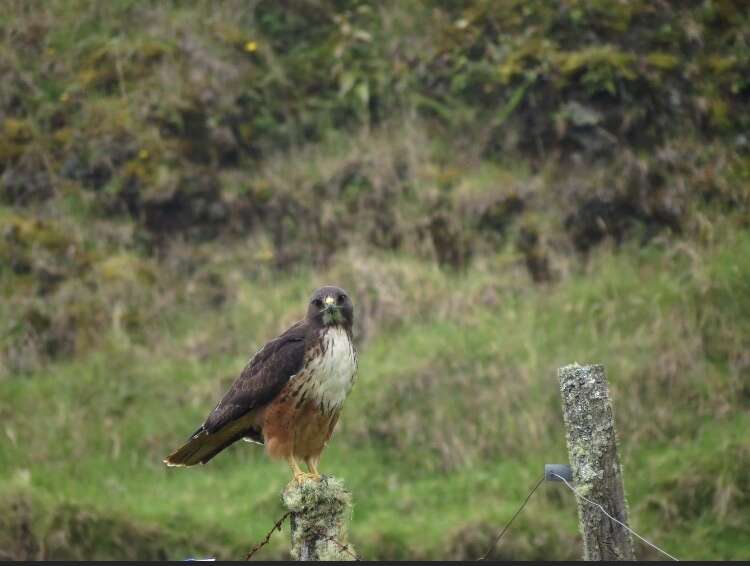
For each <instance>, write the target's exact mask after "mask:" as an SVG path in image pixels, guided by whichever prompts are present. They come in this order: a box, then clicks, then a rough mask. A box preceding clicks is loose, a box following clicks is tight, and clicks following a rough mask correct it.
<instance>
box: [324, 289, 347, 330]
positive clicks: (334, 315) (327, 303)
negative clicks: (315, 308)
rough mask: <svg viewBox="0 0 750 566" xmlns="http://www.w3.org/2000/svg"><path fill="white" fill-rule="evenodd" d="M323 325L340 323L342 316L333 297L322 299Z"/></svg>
mask: <svg viewBox="0 0 750 566" xmlns="http://www.w3.org/2000/svg"><path fill="white" fill-rule="evenodd" d="M322 312H323V323H324V324H333V323H336V322H341V320H342V318H343V317H342V314H341V309H340V308H339V306H338V305H337V304H336V299H335V297H332V296H330V295H329V296H327V297H326V298H325V299H323V310H322Z"/></svg>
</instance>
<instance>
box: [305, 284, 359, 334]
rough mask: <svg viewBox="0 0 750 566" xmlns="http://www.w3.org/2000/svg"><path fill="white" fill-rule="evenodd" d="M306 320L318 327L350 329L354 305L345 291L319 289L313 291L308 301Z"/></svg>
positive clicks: (330, 287)
mask: <svg viewBox="0 0 750 566" xmlns="http://www.w3.org/2000/svg"><path fill="white" fill-rule="evenodd" d="M307 319H308V320H309V321H310V322H313V323H316V324H317V325H319V326H334V325H339V326H343V327H345V328H351V327H352V321H353V320H354V305H352V300H351V299H350V298H349V295H348V294H347V293H346V291H344V290H343V289H341V288H340V287H332V286H326V287H321V288H319V289H316V290H315V292H314V293H313V295H312V298H311V299H310V306H309V307H308V309H307Z"/></svg>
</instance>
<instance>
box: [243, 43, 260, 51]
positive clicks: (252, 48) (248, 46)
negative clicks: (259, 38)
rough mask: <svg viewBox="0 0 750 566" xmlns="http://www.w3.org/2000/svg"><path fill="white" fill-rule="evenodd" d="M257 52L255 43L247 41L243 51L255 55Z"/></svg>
mask: <svg viewBox="0 0 750 566" xmlns="http://www.w3.org/2000/svg"><path fill="white" fill-rule="evenodd" d="M257 50H258V44H257V43H256V42H255V41H248V42H247V43H246V44H245V51H247V52H248V53H255V52H256V51H257Z"/></svg>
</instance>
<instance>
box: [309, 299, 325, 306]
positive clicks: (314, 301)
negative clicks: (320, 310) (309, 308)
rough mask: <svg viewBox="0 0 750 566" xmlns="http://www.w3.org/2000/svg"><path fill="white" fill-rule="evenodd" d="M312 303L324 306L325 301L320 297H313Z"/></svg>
mask: <svg viewBox="0 0 750 566" xmlns="http://www.w3.org/2000/svg"><path fill="white" fill-rule="evenodd" d="M312 304H314V305H315V306H316V307H322V306H323V301H321V300H320V299H313V302H312Z"/></svg>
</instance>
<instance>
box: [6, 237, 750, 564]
mask: <svg viewBox="0 0 750 566" xmlns="http://www.w3.org/2000/svg"><path fill="white" fill-rule="evenodd" d="M749 257H750V236H748V235H747V234H746V233H745V234H738V235H736V237H735V238H734V239H733V241H732V245H731V247H730V246H728V245H727V247H726V248H725V249H724V250H723V251H722V250H713V251H711V252H709V251H708V250H705V251H703V252H702V253H701V256H700V262H699V263H697V264H695V265H693V266H692V268H690V269H688V268H687V265H685V264H680V263H677V264H675V263H673V262H674V261H675V260H674V258H673V257H672V254H671V252H670V251H669V250H658V249H647V250H645V251H642V252H639V251H637V250H631V249H628V250H625V251H624V252H622V253H619V254H615V255H606V254H602V255H601V257H598V258H595V260H594V262H593V263H592V264H591V265H590V266H589V268H588V270H587V271H588V273H582V274H579V275H577V276H574V277H572V278H571V279H570V280H569V281H567V282H565V283H563V284H561V285H560V286H559V287H556V288H554V289H545V288H520V289H514V288H508V287H506V288H503V287H502V286H501V287H500V288H499V289H500V290H499V291H497V293H498V296H497V298H496V301H495V302H494V304H492V305H485V304H482V302H481V301H479V300H476V298H477V297H479V296H481V294H482V291H483V290H485V291H486V288H487V287H485V286H486V285H493V282H494V283H497V282H500V283H502V281H503V279H502V274H499V273H497V274H492V273H491V272H480V271H477V272H475V273H472V272H469V273H466V274H464V275H455V274H454V275H444V274H441V273H440V272H439V271H438V272H436V271H434V270H432V269H431V268H429V267H427V266H425V267H423V268H421V270H422V273H421V275H419V277H421V280H422V282H423V287H422V294H423V295H425V296H428V297H431V296H432V293H434V292H435V291H434V289H441V291H440V292H441V293H442V292H444V293H445V300H446V301H457V300H458V299H459V298H461V297H464V298H466V297H467V296H471V297H475V300H474V301H469V302H468V303H466V305H462V306H460V308H457V309H455V310H451V309H447V310H440V309H433V310H432V311H429V310H421V309H420V307H419V305H417V304H415V303H416V301H418V299H414V302H412V304H409V305H407V306H405V307H404V308H405V309H406V308H409V309H415V310H414V311H412V312H414V314H413V316H411V317H410V318H409V319H406V320H402V321H400V322H392V323H390V324H391V326H390V327H389V328H390V330H388V331H387V332H386V331H383V332H376V333H375V334H374V335H373V336H372V337H371V338H370V339H369V340H368V341H367V342H366V343H365V344H364V346H363V347H362V349H361V364H360V373H359V378H358V382H357V384H356V387H355V389H354V391H353V393H352V397H351V398H350V400H349V401H348V402H347V406H346V408H345V411H344V415H343V417H342V420H341V425H340V429H339V431H338V433H337V435H336V437H335V439H334V441H333V442H332V444H331V446H330V448H329V449H328V451H327V452H326V454H325V456H324V459H323V469H324V471H325V472H327V473H331V474H334V475H336V476H339V477H341V478H343V479H344V480H345V482H346V484H347V486H348V487H349V488H350V489H351V490H352V491H353V493H354V500H355V508H354V514H353V517H352V523H351V535H352V537H351V538H352V540H353V542H354V544H355V545H356V548H357V550H358V552H360V554H362V555H363V556H365V557H367V558H446V557H467V558H471V557H476V556H478V555H479V554H481V550H482V549H483V547H484V546H485V545H486V544H488V543H489V541H490V538H491V535H492V533H493V532H494V531H495V530H496V529H498V528H499V527H500V526H501V525H502V524H503V523H504V522H505V521H506V520H507V519H508V518H509V517H510V515H511V514H512V513H513V511H514V510H515V508H516V506H517V504H518V503H519V502H520V501H521V500H522V499H523V497H524V496H525V493H526V491H527V490H528V489H529V488H530V486H531V485H533V483H534V481H535V478H537V477H538V476H539V474H540V473H541V469H542V466H543V464H544V463H546V462H563V461H565V460H566V452H565V446H564V436H563V430H562V423H561V415H560V410H559V405H558V393H557V384H556V379H555V374H554V370H555V368H556V367H558V366H560V365H563V364H565V363H569V362H572V361H579V362H600V363H604V364H605V365H606V367H607V370H608V374H609V378H610V381H611V385H612V392H613V398H614V403H615V414H616V418H617V421H618V425H619V436H620V445H621V452H622V458H623V465H624V469H625V478H626V488H627V491H628V496H629V499H630V508H631V521H632V524H633V525H634V526H635V527H636V528H637V529H639V530H642V531H643V534H644V535H646V536H647V538H650V539H653V540H654V541H656V542H657V543H658V544H661V545H663V546H664V547H665V548H667V549H668V550H669V551H670V552H673V553H674V554H676V555H677V556H679V557H680V558H693V559H709V558H710V559H731V558H734V559H739V558H743V557H747V556H748V553H749V551H750V548H749V547H748V542H747V541H748V540H750V537H748V534H750V533H749V532H748V527H747V525H748V524H750V521H748V519H749V518H750V517H748V515H747V509H748V508H749V507H748V505H747V503H748V500H747V493H748V491H749V489H748V488H749V487H750V486H748V484H747V477H748V476H747V474H746V470H747V467H748V465H750V451H748V449H747V443H746V440H745V436H746V431H747V429H748V425H750V421H748V417H747V412H746V408H747V402H748V391H747V385H746V370H745V369H743V368H744V366H742V365H741V356H742V352H743V351H744V350H743V349H742V348H743V346H744V345H743V344H742V343H741V341H740V340H739V339H735V340H734V342H732V337H737V336H742V335H743V334H742V333H743V332H744V331H745V330H746V329H747V324H748V322H747V321H748V319H750V316H748V315H749V314H750V299H748V297H749V296H750V294H748V293H747V292H746V291H747V281H748V280H750V262H748V260H747V258H749ZM394 261H396V260H395V259H392V260H388V259H384V260H382V265H383V266H387V265H389V263H390V264H391V265H392V262H394ZM665 266H673V267H670V268H666V269H665ZM333 269H334V270H335V269H336V268H333ZM384 269H385V268H384ZM410 269H411V270H412V271H419V270H420V267H419V265H418V264H412V265H411V268H410ZM477 269H478V268H477ZM320 277H325V275H323V274H320V273H312V272H300V273H299V274H298V275H296V276H290V277H289V278H287V279H286V280H283V281H282V282H281V283H280V284H276V285H274V286H271V285H265V284H262V283H258V282H256V283H250V282H244V283H241V284H240V286H239V288H238V292H237V294H236V298H235V300H234V302H233V303H231V304H229V305H226V306H225V307H223V308H222V309H221V310H220V311H218V312H217V311H210V310H201V309H198V308H196V309H193V310H192V311H180V312H178V313H175V314H170V313H167V314H166V315H165V317H164V318H163V319H162V322H161V324H162V325H163V328H164V330H165V333H164V336H163V337H162V338H161V339H160V340H159V341H157V342H156V343H150V344H138V343H137V342H136V343H134V342H127V341H123V340H122V339H117V338H116V337H113V338H111V339H108V340H107V341H106V342H105V345H104V346H103V347H102V348H101V349H99V350H98V351H95V352H93V353H91V354H89V355H87V356H85V357H83V358H80V359H77V360H74V361H71V362H64V363H63V362H61V363H55V364H52V365H50V366H49V367H48V368H47V369H45V370H44V371H39V372H38V373H36V374H33V375H29V376H25V377H18V378H13V379H6V380H4V381H2V382H0V389H1V391H2V395H1V398H2V400H3V403H2V405H0V407H2V410H1V412H2V417H3V422H4V431H3V435H4V437H5V438H4V439H3V443H2V444H1V445H0V446H1V448H0V480H1V481H2V484H3V486H4V487H3V489H2V492H1V495H2V497H0V502H5V505H6V508H7V509H17V508H18V505H16V506H15V507H13V506H12V505H11V503H12V502H14V501H16V502H17V501H19V500H24V501H31V502H32V508H33V509H34V513H33V519H32V524H33V526H32V532H33V533H34V536H35V537H37V538H38V539H39V540H46V541H48V543H47V547H48V552H52V553H53V554H50V555H49V556H50V557H57V555H55V554H54V552H55V548H59V551H58V554H59V556H63V557H73V558H83V557H86V558H90V557H94V556H96V557H109V558H118V557H121V556H123V555H126V556H144V555H146V556H155V557H158V556H167V557H169V558H172V559H181V558H184V557H186V556H188V555H191V554H201V553H203V554H205V553H208V554H211V555H218V556H221V557H224V558H241V557H242V553H243V552H244V551H246V550H248V549H249V548H250V547H251V546H252V545H253V544H254V542H256V541H258V540H259V539H260V538H262V536H263V534H264V533H265V531H266V530H267V529H268V528H270V526H271V525H272V523H273V521H274V520H275V519H276V518H277V517H278V516H280V515H281V513H282V508H281V505H280V502H279V492H280V490H281V489H282V487H283V485H284V483H285V482H286V481H287V479H288V471H287V470H286V468H285V466H284V465H283V464H280V463H275V462H270V461H268V460H267V458H266V457H265V455H264V454H263V452H262V450H261V449H259V448H258V447H255V446H250V445H246V444H242V443H241V444H239V445H236V446H234V447H232V448H231V449H230V450H228V451H227V452H226V453H224V454H222V455H221V457H219V458H217V459H216V460H215V461H213V462H211V464H210V465H208V466H206V467H201V468H198V469H189V470H184V469H166V468H164V467H163V465H162V464H161V459H162V457H163V456H164V455H165V454H166V453H168V451H169V450H170V449H172V448H173V447H174V446H176V445H177V444H179V442H180V441H181V440H182V439H183V438H184V437H185V436H186V435H187V434H188V433H189V432H190V431H191V430H193V428H194V427H195V426H196V425H197V424H198V423H199V422H200V421H201V419H202V418H204V417H205V414H206V412H207V411H208V410H209V409H210V408H211V406H212V404H213V403H214V402H215V400H216V398H217V397H218V396H219V395H220V394H221V391H222V388H223V387H225V386H226V385H227V384H228V383H229V381H230V380H231V379H232V378H233V376H234V375H235V374H236V373H237V371H239V369H240V368H241V367H242V365H243V363H244V360H245V359H246V358H247V356H249V355H250V354H252V352H254V351H255V349H256V348H257V346H258V345H260V343H261V342H262V341H263V340H264V339H267V338H269V337H270V335H271V334H273V333H274V332H275V331H277V330H278V329H279V328H280V327H281V326H283V324H286V323H287V322H289V321H291V320H293V318H294V315H295V314H296V313H297V312H298V311H299V309H300V308H301V305H304V302H303V300H304V294H305V293H306V291H307V290H308V289H309V288H310V287H311V286H312V285H313V284H314V281H315V280H316V278H320ZM406 292H408V291H406ZM355 299H356V296H355ZM281 321H284V322H283V324H282V322H281ZM719 322H720V324H721V328H722V332H724V333H725V335H726V337H727V340H728V341H722V342H721V343H719V344H718V345H713V342H712V341H710V340H709V341H706V340H703V338H702V336H703V335H704V332H706V331H707V329H705V328H703V325H705V324H709V323H710V324H718V323H719ZM232 333H236V336H235V338H232V339H227V340H225V339H226V337H227V335H229V334H232ZM708 333H709V334H713V335H715V334H716V332H715V330H714V329H713V328H712V329H708ZM744 336H747V334H746V333H745V334H744ZM201 340H203V345H202V346H201V348H202V350H203V353H202V354H201V355H196V354H195V353H194V352H195V349H196V344H201ZM222 343H226V344H229V346H228V349H227V348H223V349H222V348H221V345H222ZM696 344H698V345H699V347H698V351H691V350H693V349H694V347H695V345H696ZM709 347H710V348H711V349H710V350H707V349H706V348H709ZM707 354H711V355H710V356H709V355H707ZM743 372H745V373H743ZM743 377H744V380H743V379H742V378H743ZM563 489H564V488H562V487H561V486H558V485H545V486H544V487H543V489H542V491H541V492H540V494H538V495H537V496H536V497H535V499H534V500H532V502H531V503H530V504H529V508H528V509H527V510H526V511H525V512H524V514H523V515H522V516H521V517H520V518H519V519H518V522H517V524H516V525H515V526H514V528H513V530H512V531H511V532H510V533H509V535H508V540H507V542H505V543H504V545H503V547H502V548H501V549H500V550H499V551H498V553H497V556H506V557H516V558H549V559H554V558H575V557H577V556H578V552H579V551H578V545H579V541H578V538H577V533H576V528H577V526H576V516H575V505H574V499H573V498H572V495H571V494H570V493H567V492H565V491H563ZM71 506H72V509H73V510H74V511H71V510H70V509H71ZM16 514H17V512H16ZM81 514H83V515H85V516H91V517H94V518H98V519H97V520H95V521H93V523H92V524H94V525H98V527H97V528H99V529H105V530H106V529H110V531H111V532H110V531H107V532H108V533H109V534H110V535H112V536H108V535H106V534H101V535H100V538H101V541H100V542H101V544H99V543H98V542H92V541H91V540H90V539H88V538H87V537H86V536H85V533H86V532H88V531H85V530H84V531H83V533H84V534H81V532H82V531H81V529H83V527H81V525H80V523H81V521H82V519H80V516H81ZM86 514H88V515H86ZM9 516H10V517H14V516H15V515H13V513H10V515H9ZM51 517H53V518H54V517H57V519H55V520H56V521H57V523H55V520H53V519H51ZM74 519H75V520H74ZM6 520H10V521H11V524H12V520H13V519H12V518H11V519H6ZM76 521H78V522H76ZM86 524H88V523H86ZM61 525H62V526H61ZM87 528H92V527H87ZM66 529H68V531H65V530H66ZM129 529H130V530H129ZM61 530H62V531H65V532H67V533H68V534H67V535H66V536H67V537H68V539H67V540H68V541H69V544H68V545H67V546H59V547H56V546H55V540H57V539H55V536H59V532H61ZM131 531H132V532H131ZM10 532H11V533H12V532H13V530H12V529H10ZM122 532H127V533H129V534H128V536H129V537H130V538H133V540H134V541H135V542H133V543H132V545H131V546H130V548H129V550H125V545H118V543H117V540H119V538H118V537H120V538H121V537H122V536H123V535H122V534H121V533H122ZM55 533H58V535H56V534H55ZM71 533H72V534H71ZM76 533H77V534H76ZM112 533H120V534H118V535H117V536H115V535H113V534H112ZM133 533H136V534H133ZM195 533H200V534H199V536H197V537H196V536H193V535H194V534H195ZM540 533H542V534H540ZM136 535H137V536H136ZM6 536H7V535H6ZM76 536H77V537H78V538H76ZM50 541H51V542H50ZM76 541H78V542H76ZM112 541H115V542H112ZM286 542H287V541H286V537H285V536H284V535H278V534H277V535H275V537H274V538H273V540H272V544H271V545H270V546H269V547H268V548H267V549H266V550H264V556H266V557H273V556H282V555H284V552H285V549H286ZM4 544H5V543H0V546H3V545H4ZM8 544H10V543H8ZM76 544H78V546H76ZM139 544H140V545H142V548H141V549H140V551H139V547H138V545H139ZM92 545H93V546H92ZM126 552H131V553H133V554H125V553H126ZM647 555H648V556H652V554H651V553H649V554H647Z"/></svg>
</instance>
